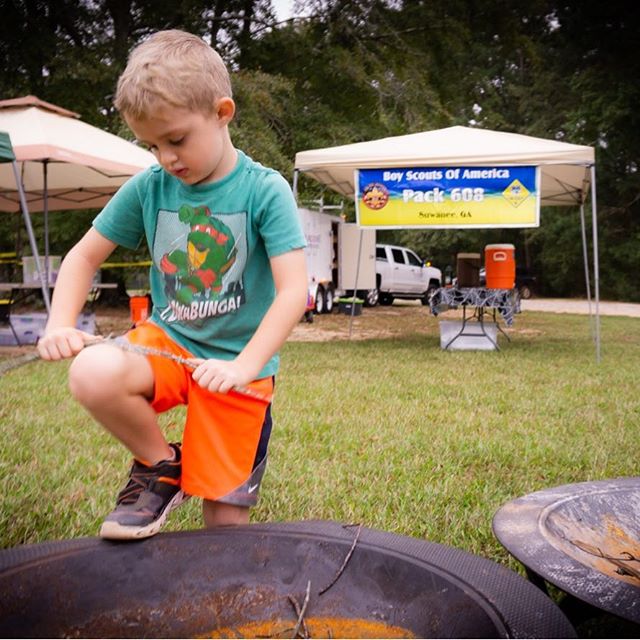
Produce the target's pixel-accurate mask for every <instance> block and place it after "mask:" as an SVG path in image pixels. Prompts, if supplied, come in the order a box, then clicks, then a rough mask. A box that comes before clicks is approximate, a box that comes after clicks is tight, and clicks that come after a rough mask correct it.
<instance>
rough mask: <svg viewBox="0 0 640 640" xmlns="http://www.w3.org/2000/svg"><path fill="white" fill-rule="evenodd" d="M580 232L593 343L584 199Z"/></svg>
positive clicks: (581, 209)
mask: <svg viewBox="0 0 640 640" xmlns="http://www.w3.org/2000/svg"><path fill="white" fill-rule="evenodd" d="M580 231H581V234H582V261H583V265H584V281H585V285H586V290H587V308H588V309H589V320H590V324H591V339H592V340H593V341H594V342H595V339H596V332H595V326H594V318H593V310H592V308H591V280H590V276H589V251H588V248H587V228H586V224H585V218H584V198H582V200H581V202H580Z"/></svg>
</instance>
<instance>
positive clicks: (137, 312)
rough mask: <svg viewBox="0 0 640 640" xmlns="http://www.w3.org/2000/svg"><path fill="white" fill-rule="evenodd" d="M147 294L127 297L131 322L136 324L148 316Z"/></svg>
mask: <svg viewBox="0 0 640 640" xmlns="http://www.w3.org/2000/svg"><path fill="white" fill-rule="evenodd" d="M149 306H150V305H149V296H131V298H129V311H130V312H131V322H133V324H138V323H140V322H144V321H145V320H146V319H147V318H148V317H149Z"/></svg>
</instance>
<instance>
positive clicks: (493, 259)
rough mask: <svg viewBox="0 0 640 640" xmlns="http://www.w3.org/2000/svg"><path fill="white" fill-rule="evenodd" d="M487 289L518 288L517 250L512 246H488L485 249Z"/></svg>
mask: <svg viewBox="0 0 640 640" xmlns="http://www.w3.org/2000/svg"><path fill="white" fill-rule="evenodd" d="M484 267H485V272H486V278H487V284H486V287H487V289H513V288H514V287H515V286H516V248H515V247H514V246H513V245H512V244H488V245H487V246H486V247H485V248H484Z"/></svg>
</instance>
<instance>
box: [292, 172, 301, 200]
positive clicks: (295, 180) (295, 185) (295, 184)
mask: <svg viewBox="0 0 640 640" xmlns="http://www.w3.org/2000/svg"><path fill="white" fill-rule="evenodd" d="M298 173H299V172H298V170H297V169H294V170H293V185H292V187H291V190H292V191H293V197H294V198H295V201H296V202H298Z"/></svg>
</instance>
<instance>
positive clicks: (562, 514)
mask: <svg viewBox="0 0 640 640" xmlns="http://www.w3.org/2000/svg"><path fill="white" fill-rule="evenodd" d="M493 531H494V533H495V535H496V537H497V538H498V540H499V541H500V543H501V544H502V545H503V546H504V547H505V548H506V549H507V551H509V552H510V553H511V554H512V555H513V556H514V557H515V558H517V559H518V560H519V561H520V562H521V563H522V564H523V565H524V566H525V567H526V568H527V572H528V573H529V575H530V577H532V578H533V579H534V580H535V578H536V577H538V576H539V577H541V578H543V579H544V580H547V581H548V582H549V583H551V584H553V585H555V586H556V587H558V588H560V589H561V590H562V591H564V592H566V593H568V594H570V595H571V596H573V597H575V598H578V599H580V600H582V601H584V602H586V603H588V604H590V605H592V606H594V607H596V608H598V609H601V610H603V611H606V612H608V613H612V614H614V615H616V616H619V617H620V618H624V619H625V620H629V621H631V622H634V623H640V477H632V478H620V479H615V480H603V481H596V482H582V483H577V484H567V485H563V486H559V487H555V488H553V489H546V490H543V491H537V492H535V493H531V494H529V495H526V496H524V497H521V498H518V499H516V500H513V501H511V502H509V503H507V504H505V505H504V506H503V507H501V508H500V509H499V510H498V511H497V512H496V514H495V516H494V518H493Z"/></svg>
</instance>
